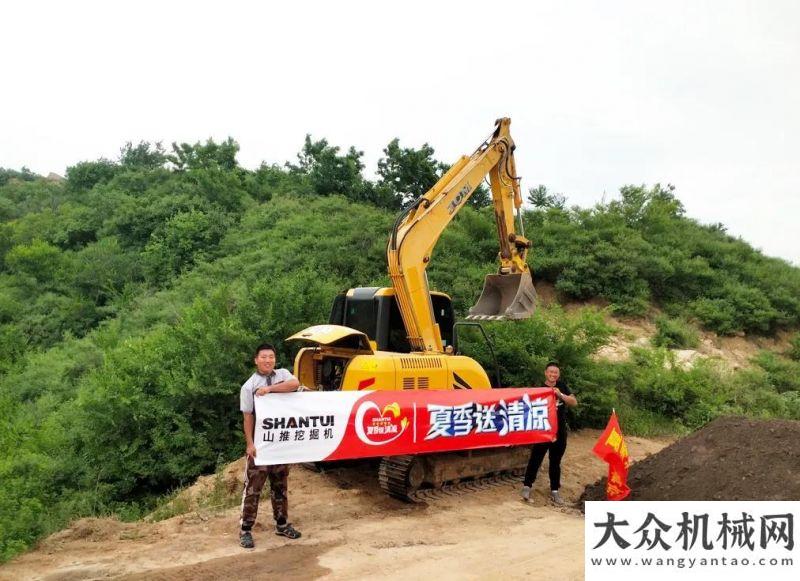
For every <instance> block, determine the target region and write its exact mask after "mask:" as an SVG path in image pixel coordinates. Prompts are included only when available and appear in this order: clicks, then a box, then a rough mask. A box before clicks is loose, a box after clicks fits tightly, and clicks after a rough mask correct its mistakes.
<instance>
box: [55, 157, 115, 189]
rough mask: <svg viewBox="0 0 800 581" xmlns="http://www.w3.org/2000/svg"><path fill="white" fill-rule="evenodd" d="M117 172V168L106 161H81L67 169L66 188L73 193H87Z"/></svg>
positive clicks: (112, 163) (101, 159) (102, 159)
mask: <svg viewBox="0 0 800 581" xmlns="http://www.w3.org/2000/svg"><path fill="white" fill-rule="evenodd" d="M117 171H119V166H118V165H117V164H116V163H114V162H113V161H110V160H108V159H104V158H100V159H98V160H97V161H82V162H80V163H76V164H75V165H73V166H71V167H68V168H67V186H68V187H69V188H70V189H71V190H73V191H88V190H91V189H92V188H93V187H94V186H95V185H97V184H101V183H106V182H108V181H110V180H111V178H113V177H114V176H115V175H116V174H117Z"/></svg>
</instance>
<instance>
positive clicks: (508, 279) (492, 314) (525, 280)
mask: <svg viewBox="0 0 800 581" xmlns="http://www.w3.org/2000/svg"><path fill="white" fill-rule="evenodd" d="M535 309H536V289H535V288H533V279H532V278H531V274H530V273H529V272H523V273H521V274H487V275H486V280H485V281H484V283H483V292H482V293H481V296H480V298H479V299H478V302H477V303H475V306H474V307H472V308H471V309H470V310H469V315H467V319H470V320H478V321H499V320H502V319H527V318H528V317H530V316H531V315H533V311H534V310H535Z"/></svg>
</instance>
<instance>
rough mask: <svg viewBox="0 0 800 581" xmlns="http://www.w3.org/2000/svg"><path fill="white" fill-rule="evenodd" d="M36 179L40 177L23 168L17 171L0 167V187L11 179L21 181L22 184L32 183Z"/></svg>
mask: <svg viewBox="0 0 800 581" xmlns="http://www.w3.org/2000/svg"><path fill="white" fill-rule="evenodd" d="M38 177H41V176H38V175H36V174H35V173H33V172H32V171H31V170H29V169H28V168H27V167H25V166H22V169H21V170H19V171H17V170H13V169H6V168H4V167H0V186H4V185H6V184H7V183H8V182H9V181H11V180H12V179H17V180H22V181H23V182H32V181H33V180H35V179H36V178H38Z"/></svg>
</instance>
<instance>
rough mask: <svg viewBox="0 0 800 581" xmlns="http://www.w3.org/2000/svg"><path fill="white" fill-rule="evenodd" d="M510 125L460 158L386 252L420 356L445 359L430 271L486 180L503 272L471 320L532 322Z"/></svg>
mask: <svg viewBox="0 0 800 581" xmlns="http://www.w3.org/2000/svg"><path fill="white" fill-rule="evenodd" d="M510 124H511V120H510V119H508V118H502V119H498V120H497V121H496V126H495V130H494V132H493V133H492V135H491V136H490V137H489V138H488V139H487V140H486V141H484V142H483V143H482V144H481V145H480V147H478V149H476V150H475V152H474V153H473V154H472V155H470V156H462V157H461V159H459V160H458V161H457V162H456V163H455V164H454V165H453V167H451V168H450V169H449V170H448V171H447V172H446V173H445V174H444V175H443V176H442V178H441V179H440V180H439V181H438V182H437V183H436V184H435V185H434V186H433V187H432V188H431V189H430V190H429V191H428V192H426V193H425V194H424V195H423V196H421V197H420V198H419V199H417V200H416V201H415V202H414V203H413V204H412V205H411V206H410V207H409V208H407V209H406V210H405V211H404V212H403V213H402V214H401V215H400V216H399V217H398V219H397V221H396V222H395V225H394V228H393V230H392V234H391V237H390V239H389V246H388V250H387V258H388V263H389V275H390V276H391V279H392V284H393V286H394V289H395V293H396V296H397V302H398V305H399V307H400V313H401V315H402V317H403V322H404V324H405V327H406V331H407V333H408V340H409V343H410V344H411V347H412V349H413V350H414V351H417V352H423V353H441V352H443V345H442V338H441V333H440V331H439V327H438V325H437V324H436V321H435V318H434V314H433V307H432V305H431V299H430V288H429V286H428V279H427V273H426V269H427V266H428V263H429V262H430V259H431V254H432V252H433V248H434V246H435V245H436V243H437V242H438V240H439V237H440V236H441V234H442V232H443V231H444V229H445V228H446V227H447V225H448V224H449V223H450V221H451V220H452V219H453V218H454V217H455V215H456V214H457V213H458V211H459V210H460V209H461V208H463V207H464V205H465V204H466V202H467V200H469V198H470V196H471V195H472V193H473V192H474V191H475V189H476V188H477V187H478V185H479V184H480V183H481V181H483V179H484V178H485V177H486V176H487V174H488V176H489V182H490V186H491V191H492V202H493V206H494V214H495V221H496V225H497V236H498V242H499V245H500V252H499V254H498V258H499V261H500V267H499V269H498V272H497V274H491V275H487V277H486V281H485V283H484V289H483V292H482V293H481V296H480V298H479V300H478V302H477V303H476V305H475V306H474V307H472V308H471V309H470V317H469V318H476V319H503V318H509V319H523V318H527V317H529V316H531V315H532V314H533V311H534V308H535V296H536V292H535V290H534V287H533V280H532V278H531V274H530V270H529V268H528V265H527V263H526V256H527V252H528V249H529V248H530V246H531V243H530V242H529V241H528V240H527V239H526V238H525V236H524V233H523V232H522V226H521V223H522V218H521V216H520V232H519V233H517V228H516V225H515V211H516V212H517V213H518V212H519V210H520V208H521V206H522V196H521V194H520V187H519V178H518V177H517V175H516V165H515V162H514V148H515V146H514V141H513V140H512V139H511V134H510V133H509V126H510Z"/></svg>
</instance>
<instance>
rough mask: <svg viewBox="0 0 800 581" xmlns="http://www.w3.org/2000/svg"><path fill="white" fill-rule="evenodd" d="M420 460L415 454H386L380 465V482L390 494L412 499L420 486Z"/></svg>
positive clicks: (395, 496)
mask: <svg viewBox="0 0 800 581" xmlns="http://www.w3.org/2000/svg"><path fill="white" fill-rule="evenodd" d="M415 466H419V462H418V460H417V458H416V457H415V456H386V457H384V458H383V459H381V464H380V466H379V467H378V483H379V484H380V485H381V488H382V489H383V491H384V492H386V493H387V494H388V495H389V496H392V497H394V498H399V499H400V500H407V501H411V500H412V496H413V495H414V493H415V492H416V491H417V489H418V488H419V485H420V484H421V482H420V481H419V480H418V468H415Z"/></svg>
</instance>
